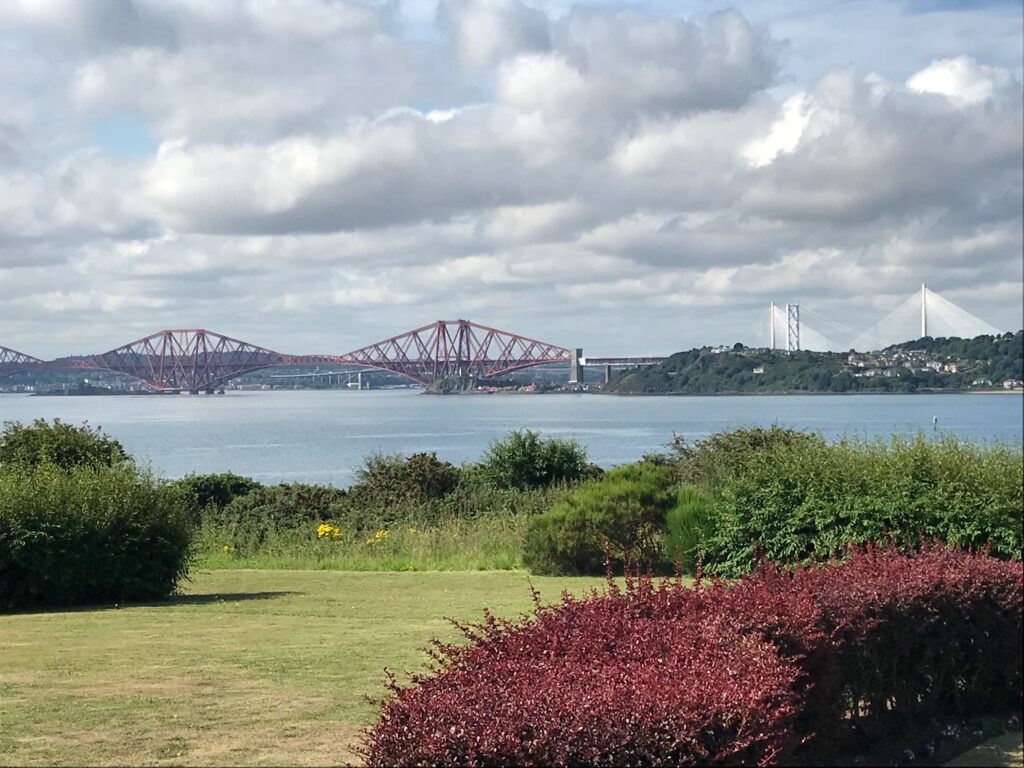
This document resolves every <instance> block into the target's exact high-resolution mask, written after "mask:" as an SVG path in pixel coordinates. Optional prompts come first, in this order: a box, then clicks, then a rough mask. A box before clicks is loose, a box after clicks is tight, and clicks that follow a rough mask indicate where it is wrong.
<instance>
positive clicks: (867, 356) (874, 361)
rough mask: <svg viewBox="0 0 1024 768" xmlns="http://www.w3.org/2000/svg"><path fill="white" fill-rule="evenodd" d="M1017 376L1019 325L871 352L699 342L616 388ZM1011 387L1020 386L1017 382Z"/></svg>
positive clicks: (896, 387)
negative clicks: (974, 335)
mask: <svg viewBox="0 0 1024 768" xmlns="http://www.w3.org/2000/svg"><path fill="white" fill-rule="evenodd" d="M1022 379H1024V331H1017V332H1016V333H1006V334H1003V335H1002V336H978V337H977V338H974V339H958V338H931V337H925V338H922V339H918V340H916V341H908V342H905V343H903V344H897V345H894V346H891V347H887V348H886V349H884V350H881V351H878V352H866V353H861V352H854V351H852V350H851V351H850V352H805V351H804V352H792V353H787V352H783V351H780V350H768V349H764V348H761V349H752V348H749V347H744V346H743V345H741V344H737V345H735V346H734V347H732V348H728V347H726V348H723V347H702V348H700V349H691V350H688V351H686V352H678V353H676V354H674V355H672V356H671V357H669V358H668V359H667V360H665V362H663V363H662V364H661V365H657V366H653V367H651V368H647V369H638V370H633V371H626V372H623V373H621V374H620V375H618V376H616V377H615V378H613V379H612V381H611V382H610V383H609V384H608V385H607V386H606V391H608V392H616V393H620V394H659V393H660V394H668V393H672V394H693V395H699V394H740V393H744V394H745V393H783V392H919V391H961V390H972V389H974V390H978V389H981V390H984V389H1003V388H1004V386H1003V382H1005V381H1016V382H1020V381H1021V380H1022ZM1017 386H1020V384H1019V383H1018V384H1017Z"/></svg>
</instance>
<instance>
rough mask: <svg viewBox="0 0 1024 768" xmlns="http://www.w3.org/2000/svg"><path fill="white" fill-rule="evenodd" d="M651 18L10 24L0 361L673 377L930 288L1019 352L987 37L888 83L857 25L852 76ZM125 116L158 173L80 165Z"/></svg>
mask: <svg viewBox="0 0 1024 768" xmlns="http://www.w3.org/2000/svg"><path fill="white" fill-rule="evenodd" d="M656 1H657V0H645V2H647V3H648V4H655V3H656ZM869 5H871V7H872V8H877V9H879V13H880V14H881V16H880V18H885V19H889V20H890V23H891V24H892V29H897V28H898V29H903V28H904V27H903V26H902V25H905V24H909V23H910V21H908V20H907V19H906V18H903V17H902V16H899V14H900V13H906V11H900V10H898V9H897V10H893V7H890V6H886V8H885V9H884V12H883V10H882V7H881V6H880V5H878V3H876V2H875V0H869ZM661 7H662V9H663V11H664V10H667V11H671V13H667V12H652V11H650V10H645V8H644V7H643V3H626V2H622V3H615V2H602V3H601V4H600V6H599V7H597V6H587V5H584V4H573V3H568V2H561V0H559V1H558V2H555V1H554V0H551V1H550V2H549V1H548V0H448V1H447V2H444V3H440V4H439V3H436V2H434V0H425V1H424V2H410V1H409V0H406V2H402V3H393V2H388V3H380V2H369V0H367V2H362V1H361V0H346V1H340V2H339V1H336V0H330V1H328V0H275V1H274V2H267V3H254V2H249V1H248V0H225V2H223V3H220V2H218V3H215V4H210V3H206V2H200V0H169V1H168V2H163V1H162V0H161V1H160V2H158V1H157V0H123V1H122V2H119V3H117V4H110V3H108V2H100V0H82V1H81V2H78V0H76V1H75V2H71V0H48V1H47V2H35V3H28V2H20V1H19V2H15V1H13V0H12V2H9V3H4V4H2V5H0V97H2V98H3V103H4V110H3V113H2V114H0V307H2V311H0V343H2V344H5V345H7V346H13V347H16V348H19V349H24V350H25V351H27V352H31V353H35V354H41V355H44V356H46V355H57V354H69V353H78V352H83V351H98V350H102V349H106V348H109V347H111V346H114V345H115V344H117V343H121V342H123V341H128V340H130V338H134V337H136V336H142V335H145V334H147V333H149V332H152V331H153V330H156V329H157V328H158V327H160V326H175V327H181V326H192V325H198V326H204V327H209V328H212V329H219V330H223V331H224V332H229V333H231V334H232V335H234V336H238V337H240V338H245V339H249V340H252V341H255V342H258V343H260V344H264V345H266V346H268V347H271V348H276V349H282V350H286V351H307V352H317V351H320V352H332V351H335V352H337V351H344V350H346V349H351V348H355V347H358V346H362V345H363V344H365V343H367V342H369V341H372V340H374V339H376V338H378V337H380V336H384V335H389V334H390V333H395V332H400V331H402V330H404V329H405V328H411V327H416V326H419V325H422V324H424V323H426V322H430V321H432V320H433V319H436V318H438V317H458V316H462V317H467V316H468V317H471V318H472V319H476V320H479V321H482V322H486V323H488V324H490V325H496V326H499V327H502V326H507V327H509V329H511V330H515V331H519V332H522V333H525V334H527V335H531V336H534V337H539V338H545V339H550V340H552V341H556V342H563V341H566V340H570V341H571V342H572V343H573V344H576V343H579V344H583V345H585V346H586V347H587V349H588V350H590V351H592V352H593V353H595V354H596V353H598V352H602V353H604V352H608V353H612V352H623V353H624V352H629V351H630V345H631V344H632V345H635V344H637V343H639V342H637V339H638V338H641V337H642V339H643V343H644V346H645V348H644V350H642V351H644V352H652V353H653V352H657V351H664V352H669V351H673V350H675V349H677V348H679V347H680V346H686V345H690V344H697V343H702V342H704V341H707V340H708V334H712V335H714V334H721V333H723V332H724V331H723V330H722V329H723V328H725V327H727V326H728V327H739V328H741V329H743V328H746V329H750V328H759V327H760V325H761V320H760V319H759V318H761V317H762V316H763V315H764V310H765V307H766V305H767V302H768V301H770V300H772V299H774V300H776V301H779V302H780V303H782V302H785V301H801V302H802V303H803V304H804V306H808V307H811V308H815V309H817V311H819V312H820V313H822V314H826V315H828V314H829V311H830V309H832V310H834V311H835V313H836V314H837V315H841V317H837V319H840V320H841V321H842V322H844V323H846V324H847V325H851V326H855V325H857V324H858V322H860V321H861V320H863V323H862V325H864V327H867V325H870V323H869V322H868V321H869V320H871V319H872V318H874V317H875V316H876V315H877V312H878V311H880V309H881V308H884V306H887V305H893V303H894V302H896V299H897V298H898V297H899V296H900V295H901V294H902V293H903V292H908V293H909V292H910V291H912V290H914V288H915V286H916V285H918V284H920V283H921V282H922V281H925V282H928V283H929V285H931V286H934V287H935V288H936V289H937V290H938V291H939V292H940V293H948V294H949V296H950V298H953V299H954V300H956V298H954V297H961V298H962V300H963V301H965V302H981V303H980V305H979V306H968V307H967V308H968V309H970V310H971V311H973V312H974V313H975V314H979V315H981V316H983V317H984V318H985V319H986V320H988V321H990V322H992V323H994V324H996V325H1003V326H1006V327H1010V326H1013V325H1019V318H1020V314H1021V282H1022V278H1024V276H1022V274H1021V272H1022V269H1024V267H1022V265H1021V261H1020V254H1021V248H1022V245H1024V243H1022V240H1024V235H1022V231H1024V225H1022V217H1021V208H1022V202H1024V191H1022V188H1024V179H1022V172H1021V168H1022V164H1024V148H1022V144H1024V142H1022V133H1024V118H1022V114H1024V107H1022V101H1024V100H1022V96H1021V92H1020V74H1019V73H1020V56H1019V55H1018V57H1017V58H1016V59H1012V60H1010V61H1009V62H1008V61H1007V54H1006V53H1005V52H1006V51H1007V50H1008V49H1007V47H1006V45H1005V40H1004V39H1003V38H1002V37H998V36H997V35H996V34H995V33H994V32H992V30H993V29H996V28H997V27H998V28H999V29H1002V30H1004V34H1008V33H1005V29H1006V28H1007V27H1006V24H1005V23H1003V24H1001V25H996V24H995V22H993V21H992V19H994V18H996V17H998V18H1000V19H1002V18H1003V17H1004V15H1005V14H1004V12H1003V11H997V10H985V9H981V10H976V11H972V12H968V11H960V10H958V11H956V12H955V13H954V12H953V11H943V12H941V13H939V12H935V13H929V14H922V15H921V16H920V17H919V18H918V19H917V21H918V22H919V23H920V24H921V25H922V28H923V29H926V30H931V32H930V34H931V35H932V37H930V38H929V39H928V40H921V41H918V40H913V39H909V40H908V41H907V42H906V44H905V46H904V47H903V48H901V49H900V51H898V52H895V51H894V52H893V55H892V56H891V57H889V56H888V55H887V54H886V55H881V54H880V53H879V50H876V47H874V46H876V45H877V46H882V47H883V48H884V46H886V45H891V37H886V35H885V34H883V33H884V32H885V30H881V29H880V28H879V26H878V25H879V23H880V22H877V20H875V21H872V22H871V25H869V26H871V28H872V29H873V30H875V31H876V32H878V34H877V35H875V37H873V38H872V40H877V41H878V42H872V43H871V44H870V46H869V45H868V43H866V42H864V43H863V45H864V46H865V47H864V48H863V55H861V56H860V57H859V58H858V57H857V56H856V55H854V53H855V52H853V53H851V51H853V49H852V48H851V47H850V46H851V44H850V42H849V39H851V38H849V37H848V36H847V35H846V34H845V32H846V30H843V34H840V33H839V32H832V31H830V30H829V29H828V28H826V27H822V25H821V18H822V17H821V14H822V13H823V11H822V9H821V8H820V7H819V6H818V5H817V4H815V5H814V7H813V8H812V7H811V6H810V4H802V3H801V2H800V0H789V3H788V5H787V12H786V13H785V14H779V18H778V20H777V21H776V20H774V19H772V18H771V17H770V15H767V14H769V11H768V10H767V9H768V8H769V6H767V5H758V6H756V7H755V6H751V8H750V10H749V11H748V12H745V13H740V12H738V11H734V10H726V11H716V10H715V9H716V8H717V7H718V4H717V3H716V4H711V5H709V6H707V12H706V13H703V14H702V15H700V16H697V17H693V18H683V17H681V16H679V15H678V7H677V6H675V5H672V6H669V5H668V4H666V3H662V5H661ZM829 7H831V8H832V9H833V10H834V11H835V12H836V13H837V14H839V16H840V18H842V19H844V20H845V21H844V24H847V25H848V24H849V23H851V22H850V19H851V18H852V17H851V16H850V15H849V14H850V11H849V9H848V8H845V6H844V7H840V6H829ZM901 7H902V6H901ZM936 14H938V15H936ZM943 14H945V15H943ZM940 16H941V18H940ZM897 17H898V18H897ZM755 19H756V20H755ZM954 22H955V25H956V28H957V29H960V30H965V31H963V32H962V34H961V33H958V34H959V37H958V36H956V35H952V34H950V35H946V34H942V35H939V33H938V31H937V30H939V29H940V28H941V29H947V30H948V29H952V28H953V27H952V26H949V25H953V24H954ZM865 23H866V22H865ZM943 24H945V25H946V26H942V25H943ZM780 29H784V30H788V31H789V32H788V34H789V35H790V36H791V37H792V39H790V40H789V41H788V51H787V52H784V51H783V49H784V48H785V47H787V41H786V40H783V39H782V38H783V37H785V35H783V34H780V32H779V30H780ZM802 30H803V31H804V32H806V34H804V36H803V37H801V36H800V35H801V34H803V32H802ZM807 30H809V32H807ZM830 34H831V35H832V37H829V35H830ZM893 34H895V33H893ZM1013 34H1015V35H1016V38H1015V40H1016V41H1017V43H1018V44H1019V40H1020V34H1019V30H1017V31H1016V32H1014V33H1013ZM853 37H857V39H860V40H867V37H865V36H864V35H860V36H859V37H858V36H857V35H854V36H853ZM936 40H938V41H939V42H936ZM887 41H888V42H887ZM961 42H962V47H961ZM986 46H989V47H991V48H992V50H993V51H999V52H1001V53H999V56H998V57H997V58H993V59H991V60H990V59H989V58H987V57H986V56H985V55H984V51H985V50H986ZM1018 48H1019V45H1018ZM832 49H834V51H833V50H832ZM938 49H941V50H938ZM979 51H980V53H979ZM1015 55H1017V54H1015ZM811 60H813V61H815V62H821V61H825V60H827V61H828V62H829V66H828V67H827V68H825V69H823V70H822V71H821V72H816V73H815V76H814V77H807V76H806V75H805V74H803V73H805V72H806V71H807V70H806V69H804V68H802V67H803V66H804V65H805V64H806V62H808V61H811ZM893 62H903V63H902V64H901V65H900V66H901V67H902V69H899V70H898V71H896V72H895V73H894V71H893V69H894V67H895V66H896V65H894V64H893ZM825 70H827V71H825ZM819 75H820V76H819ZM124 117H128V118H130V119H131V120H134V121H136V122H137V123H139V124H140V125H142V126H143V127H144V128H145V129H146V131H148V133H149V134H150V135H151V136H152V137H153V139H154V140H155V142H156V143H157V144H158V146H159V148H158V150H157V151H156V152H155V153H154V154H152V155H143V156H137V155H134V156H133V155H130V154H128V153H124V154H123V155H118V154H117V153H116V152H111V151H107V150H101V149H98V148H97V147H96V146H93V145H94V144H100V145H102V146H104V147H107V148H109V147H115V148H116V145H117V142H118V140H119V139H118V137H117V136H116V135H110V136H106V137H105V138H104V140H103V141H102V142H98V141H97V140H96V137H95V134H96V131H98V130H103V126H104V125H106V124H107V123H109V122H110V121H111V120H113V122H114V123H115V124H116V122H117V119H118V118H124ZM1007 286H1009V288H1007ZM1014 287H1016V293H1014V290H1013V288H1014ZM988 289H991V291H990V293H986V291H987V290H988ZM985 296H991V300H984V301H982V299H981V297H985ZM744 332H745V331H744ZM638 334H639V336H638ZM715 338H716V339H717V340H718V341H722V340H725V339H721V338H720V336H716V337H715ZM733 340H736V339H733ZM742 340H746V341H760V337H759V336H758V337H756V338H753V337H750V338H747V337H744V338H743V339H742Z"/></svg>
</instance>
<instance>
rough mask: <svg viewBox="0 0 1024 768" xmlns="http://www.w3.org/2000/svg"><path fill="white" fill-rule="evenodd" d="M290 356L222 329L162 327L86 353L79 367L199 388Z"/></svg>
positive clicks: (163, 386)
mask: <svg viewBox="0 0 1024 768" xmlns="http://www.w3.org/2000/svg"><path fill="white" fill-rule="evenodd" d="M288 359H289V358H288V357H287V356H286V355H282V354H280V353H278V352H273V351H271V350H269V349H263V348H262V347H257V346H255V345H254V344H249V343H247V342H244V341H239V340H238V339H232V338H230V337H228V336H221V335H220V334H219V333H211V332H210V331H204V330H177V331H160V332H159V333H154V334H153V335H152V336H147V337H146V338H144V339H139V340H138V341H133V342H132V343H131V344H126V345H124V346H123V347H118V348H117V349H112V350H111V351H110V352H104V353H103V354H102V355H96V356H94V357H89V358H85V359H84V360H82V361H81V362H80V363H79V364H78V366H76V367H82V368H99V369H102V370H105V371H113V372H115V373H123V374H125V375H127V376H132V377H134V378H136V379H139V380H140V381H143V382H145V383H146V384H148V385H149V386H150V387H152V388H153V389H158V390H172V391H188V392H199V391H210V390H212V389H214V388H216V387H219V386H222V385H223V384H224V383H225V382H227V381H228V380H229V379H233V378H235V377H236V376H241V375H242V374H243V373H248V372H250V371H256V370H259V369H260V368H268V367H270V366H272V365H280V364H281V363H283V362H285V361H287V360H288Z"/></svg>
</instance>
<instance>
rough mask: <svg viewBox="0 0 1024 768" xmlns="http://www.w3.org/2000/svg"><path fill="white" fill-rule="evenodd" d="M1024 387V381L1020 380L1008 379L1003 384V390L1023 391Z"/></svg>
mask: <svg viewBox="0 0 1024 768" xmlns="http://www.w3.org/2000/svg"><path fill="white" fill-rule="evenodd" d="M1022 387H1024V381H1020V380H1019V379H1007V380H1006V381H1004V382H1003V389H1021V388H1022Z"/></svg>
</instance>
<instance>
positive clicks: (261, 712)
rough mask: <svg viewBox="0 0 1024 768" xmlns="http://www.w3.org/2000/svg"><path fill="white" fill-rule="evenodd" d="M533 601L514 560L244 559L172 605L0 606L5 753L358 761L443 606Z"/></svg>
mask: <svg viewBox="0 0 1024 768" xmlns="http://www.w3.org/2000/svg"><path fill="white" fill-rule="evenodd" d="M532 581H533V583H534V584H535V585H536V586H537V587H538V588H539V589H540V590H541V592H542V594H543V597H544V599H545V600H549V601H554V600H556V599H557V598H558V595H559V593H560V591H561V590H562V589H563V588H568V589H569V590H570V591H572V592H576V593H579V592H583V591H584V590H586V589H588V588H589V587H592V586H598V585H600V583H601V580H599V579H572V578H534V579H533V580H532ZM530 604H531V601H530V593H529V589H528V578H527V576H526V574H525V573H522V572H497V571H495V572H485V573H437V572H434V573H429V572H428V573H345V572H329V571H313V572H310V571H298V572H296V571H281V570H278V571H244V570H238V571H205V572H202V571H201V572H199V573H197V574H196V575H195V577H194V581H193V582H192V583H191V584H189V585H188V587H187V589H186V594H185V595H184V596H183V597H181V598H179V599H177V600H175V601H172V602H171V603H169V604H159V605H141V606H124V607H120V608H101V609H89V610H74V611H64V612H51V613H25V614H15V615H7V616H3V617H2V618H0V765H81V764H90V765H124V764H132V765H260V764H264V765H281V764H289V765H336V764H338V763H341V762H352V761H354V760H355V759H356V758H355V755H354V753H353V752H352V748H353V746H354V744H355V740H356V738H357V735H358V731H359V729H360V728H361V727H362V726H364V725H366V724H367V723H369V722H370V721H371V720H372V717H373V713H374V708H373V706H372V705H371V704H369V703H368V702H366V701H365V700H364V698H363V696H364V694H368V695H370V696H372V697H379V696H381V695H382V694H383V693H384V688H383V681H384V672H383V670H384V667H385V666H386V667H388V668H390V669H392V670H394V671H395V672H397V673H402V672H405V671H412V670H416V669H421V668H422V666H423V664H424V661H425V657H424V655H423V653H422V651H421V649H422V648H423V647H424V646H425V645H426V643H427V642H428V641H429V640H430V639H431V638H434V637H441V638H447V639H450V638H454V637H455V633H453V631H452V629H451V627H450V626H449V625H448V623H447V622H446V621H445V618H444V617H446V616H451V617H456V618H460V619H470V620H472V619H474V618H478V617H480V615H481V611H482V610H483V608H484V607H489V608H491V609H492V610H493V611H495V612H496V613H498V614H500V615H505V616H515V615H518V614H519V613H521V612H524V611H527V610H529V608H530Z"/></svg>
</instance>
